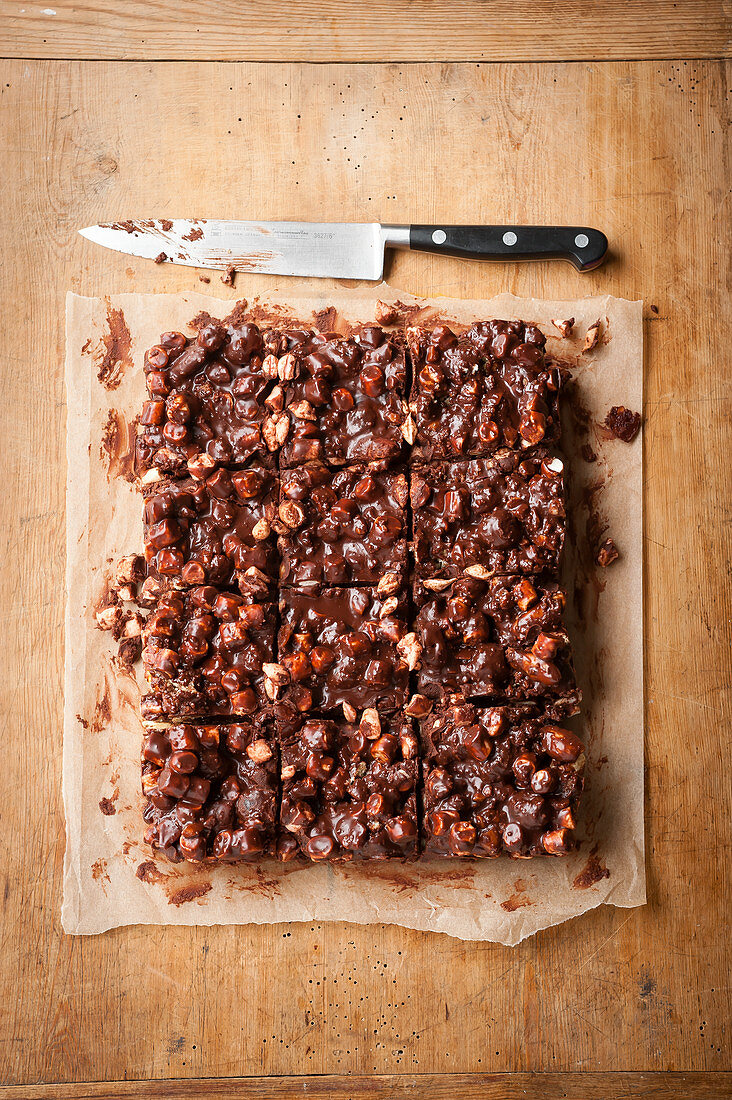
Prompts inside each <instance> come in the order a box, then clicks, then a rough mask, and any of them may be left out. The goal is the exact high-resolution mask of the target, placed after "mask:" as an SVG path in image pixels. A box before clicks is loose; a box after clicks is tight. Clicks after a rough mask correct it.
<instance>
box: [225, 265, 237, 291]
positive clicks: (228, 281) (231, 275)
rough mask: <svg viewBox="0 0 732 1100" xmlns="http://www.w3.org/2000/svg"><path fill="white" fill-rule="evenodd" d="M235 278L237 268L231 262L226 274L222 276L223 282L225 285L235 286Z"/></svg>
mask: <svg viewBox="0 0 732 1100" xmlns="http://www.w3.org/2000/svg"><path fill="white" fill-rule="evenodd" d="M235 278H236V268H235V267H234V265H233V264H230V265H229V266H228V267H227V269H226V271H225V272H224V274H223V275H222V276H221V282H222V283H223V284H224V286H233V285H234V279H235Z"/></svg>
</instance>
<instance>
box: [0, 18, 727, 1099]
mask: <svg viewBox="0 0 732 1100" xmlns="http://www.w3.org/2000/svg"><path fill="white" fill-rule="evenodd" d="M49 4H51V5H53V6H52V7H49V8H46V9H41V8H40V4H35V5H31V3H30V0H26V2H25V4H24V5H23V4H19V3H9V2H7V0H2V2H0V52H2V53H4V54H5V55H6V58H7V59H6V60H4V61H3V62H2V69H1V72H0V93H1V94H0V142H1V143H2V150H3V154H2V158H1V160H0V164H1V165H2V178H1V180H0V184H1V192H0V235H1V241H2V257H3V260H2V265H1V266H0V286H1V287H2V301H3V315H2V322H3V324H2V330H3V335H2V347H3V352H2V376H1V381H0V385H1V386H2V401H1V402H0V407H1V408H2V416H3V424H4V427H3V431H2V441H3V449H4V464H3V480H4V483H5V489H4V490H3V494H2V521H3V526H2V530H3V532H4V534H3V536H2V538H3V543H4V546H3V555H2V560H3V567H2V570H0V588H1V591H2V629H3V645H2V654H3V676H2V681H1V682H0V691H1V692H2V736H3V741H4V746H5V763H4V768H3V774H2V780H0V789H1V790H2V798H1V799H0V846H1V851H2V856H1V857H0V1082H1V1083H4V1084H5V1087H1V1086H0V1098H6V1097H16V1096H18V1097H82V1096H84V1097H87V1096H88V1097H92V1096H94V1097H112V1096H114V1097H143V1096H145V1097H147V1096H150V1097H152V1096H156V1097H157V1096H163V1097H188V1096H193V1095H197V1096H202V1095H205V1096H218V1097H233V1096H244V1097H272V1096H275V1095H277V1096H293V1097H294V1096H302V1095H305V1094H307V1095H312V1096H324V1097H326V1096H327V1097H331V1096H332V1097H346V1096H354V1097H372V1098H376V1097H379V1098H381V1097H399V1096H402V1095H410V1096H420V1097H422V1096H425V1097H455V1096H463V1097H466V1098H473V1097H514V1096H523V1095H528V1096H531V1097H535V1098H542V1097H546V1098H553V1097H559V1096H564V1097H573V1098H574V1097H583V1098H584V1097H592V1096H603V1097H605V1096H622V1097H626V1096H627V1097H666V1096H684V1097H715V1098H716V1097H721V1096H728V1095H730V1081H729V1078H728V1077H727V1076H726V1075H725V1074H724V1073H723V1071H725V1070H727V1069H728V1068H729V1066H730V1061H729V1044H730V1040H729V1026H730V1016H729V984H728V983H729V977H728V973H729V971H728V965H729V954H728V951H727V948H726V940H727V929H726V928H725V920H726V918H727V916H728V911H729V901H728V899H729V854H730V835H729V805H730V785H729V769H728V768H727V763H728V753H729V743H730V740H729V738H730V672H731V669H730V647H729V641H730V636H729V635H730V631H729V623H730V614H731V608H730V583H729V560H730V527H729V521H730V500H731V499H732V484H731V479H730V458H729V447H730V414H731V413H732V402H731V400H730V353H729V346H730V337H731V335H732V334H731V333H730V323H729V298H728V275H729V266H728V254H729V252H728V250H729V222H728V217H729V206H728V186H729V165H728V162H727V159H726V157H727V151H728V150H727V146H726V143H725V137H726V129H725V128H726V124H727V119H726V113H725V112H726V100H725V97H726V94H727V93H728V90H729V87H730V84H729V72H728V71H726V67H725V64H724V61H723V58H724V57H725V56H728V51H729V44H728V42H729V40H728V34H729V21H728V19H726V18H725V13H724V6H723V4H722V3H721V2H713V0H699V2H696V3H685V4H681V3H679V4H676V3H671V2H663V0H658V2H656V3H653V2H645V3H637V4H636V3H630V2H628V3H626V4H618V3H611V2H610V0H602V2H598V3H596V4H595V5H588V4H585V3H580V2H572V0H564V2H563V3H561V4H557V3H552V2H549V0H534V2H533V3H528V2H526V3H519V2H511V3H509V2H507V0H506V2H496V3H495V4H494V5H488V4H480V3H478V2H477V0H454V2H452V3H447V2H444V3H443V2H442V0H433V2H432V3H430V4H429V5H425V6H424V9H423V10H422V11H421V13H420V12H419V11H418V10H417V6H416V5H413V4H409V3H407V0H394V2H392V3H389V4H386V3H377V2H376V0H368V2H362V3H361V4H360V5H358V13H354V14H352V15H347V14H346V13H347V10H348V9H345V8H344V9H341V6H340V5H338V4H335V3H318V2H316V0H313V2H311V3H305V2H301V3H296V4H292V5H289V10H288V5H282V4H274V3H263V4H261V5H256V4H254V3H241V4H233V3H231V2H229V3H226V2H224V0H217V2H214V3H209V4H207V5H201V4H198V3H193V0H189V2H186V3H180V2H174V0H159V2H158V3H156V4H150V3H147V4H145V3H127V4H122V5H115V6H114V9H112V8H111V6H110V9H109V10H107V9H106V8H104V7H103V6H101V5H99V4H95V3H92V2H91V0H85V2H83V3H82V2H77V4H75V5H74V6H73V7H72V6H71V4H70V3H67V2H66V0H49ZM354 7H355V5H354ZM514 32H515V33H514ZM512 34H513V35H514V36H513V37H512ZM186 56H192V57H193V58H195V60H194V61H191V62H188V61H184V60H182V58H184V57H186ZM95 58H101V59H103V60H93V59H95ZM212 58H215V59H218V60H211V59H212ZM224 58H225V59H229V60H226V61H222V60H221V59H224ZM629 58H630V59H632V60H628V59H629ZM163 59H165V60H163ZM232 59H233V60H236V61H238V62H240V63H232ZM313 61H318V62H324V63H323V64H317V65H315V64H308V62H313ZM254 62H266V63H254ZM326 62H335V63H326ZM356 62H361V63H356ZM174 214H190V215H195V214H198V215H203V216H206V215H207V216H210V217H216V216H221V217H244V218H246V217H262V218H273V219H275V218H283V219H288V218H292V219H314V220H349V219H353V220H370V219H373V220H376V219H381V220H383V221H399V222H409V221H418V222H419V221H422V222H430V221H439V220H451V221H455V222H460V221H488V222H491V221H492V222H502V221H529V222H531V221H533V222H539V223H541V222H545V223H552V222H570V223H571V222H574V223H586V224H596V225H598V226H600V227H602V228H603V229H604V230H605V231H606V232H607V234H608V236H609V238H610V240H611V242H612V248H613V255H612V258H611V260H610V261H609V263H608V264H607V265H606V266H605V267H603V268H602V269H600V270H599V271H598V272H596V273H594V274H590V275H582V276H580V275H578V274H577V273H576V272H574V270H573V269H571V268H570V267H569V266H568V265H562V264H553V265H548V264H547V265H525V266H523V267H521V266H514V265H510V266H505V267H501V266H493V265H485V266H481V265H479V264H469V263H460V262H458V261H449V260H447V261H446V260H438V259H434V258H430V257H424V256H411V255H408V254H403V255H397V256H396V257H395V258H394V259H393V261H392V263H391V267H390V269H389V270H388V272H387V277H388V278H389V279H390V281H391V282H392V283H393V284H395V285H396V286H399V287H402V288H404V289H407V290H410V291H413V292H416V293H426V294H435V293H444V294H448V295H463V296H470V297H477V296H483V297H486V296H489V295H490V294H492V293H494V292H497V291H499V290H511V291H514V292H515V293H517V294H525V295H539V296H540V295H546V296H551V297H561V296H575V295H580V294H583V293H587V294H592V293H604V292H610V293H612V294H616V295H622V296H625V297H629V298H637V297H642V298H643V299H644V300H645V302H646V316H647V327H646V331H647V359H646V407H645V416H646V432H645V442H644V446H645V460H646V471H647V476H646V493H645V509H646V511H645V545H646V554H645V565H646V572H645V578H646V597H645V607H644V608H640V607H639V608H638V609H637V613H638V615H641V614H643V615H644V621H645V629H646V669H645V672H646V692H647V698H646V715H647V744H646V748H647V798H648V811H647V821H648V836H647V841H648V875H649V902H648V905H647V906H646V907H645V908H642V909H636V910H628V911H626V910H614V909H612V908H603V909H601V910H598V911H596V912H591V913H588V914H587V915H586V916H584V917H583V918H581V919H579V920H576V921H573V922H571V923H569V924H566V925H564V926H563V927H559V928H554V929H551V930H548V931H546V932H544V933H542V934H540V935H538V936H536V937H535V938H534V939H531V940H529V941H528V942H526V943H523V944H522V945H521V946H519V947H517V948H514V949H507V948H503V947H500V946H495V945H492V944H474V943H462V942H460V941H457V940H453V939H450V938H448V937H446V936H441V935H429V934H420V933H414V932H407V931H404V930H402V929H399V928H396V927H387V926H384V927H382V926H371V927H365V928H360V927H356V926H353V925H349V924H345V923H344V924H331V925H320V924H315V925H291V926H276V927H269V928H252V927H234V928H232V927H227V928H218V929H205V928H202V929H187V928H175V929H172V928H149V929H146V928H131V929H119V930H117V931H113V932H110V933H108V934H107V935H104V936H99V937H96V938H89V939H84V938H71V937H66V936H64V935H63V934H62V932H61V929H60V923H59V905H60V890H61V866H62V857H63V846H64V839H63V820H62V809H61V785H60V775H61V770H60V769H61V689H62V667H63V640H62V608H63V601H64V560H65V555H64V477H65V470H64V462H65V454H64V431H65V415H66V414H65V406H64V401H65V394H64V386H63V368H62V360H63V297H64V294H65V292H66V290H68V289H72V290H75V291H78V292H79V293H82V294H102V293H105V292H109V291H120V290H141V291H163V290H171V291H173V290H180V289H184V288H187V289H191V288H196V287H197V288H199V289H202V284H201V283H199V282H198V277H197V273H196V272H194V271H191V270H188V269H185V268H173V267H168V266H166V267H163V268H158V267H154V266H153V265H151V264H145V263H143V262H140V261H135V260H133V259H127V258H125V257H122V256H119V255H115V254H113V253H110V252H106V251H103V250H101V249H97V248H93V247H92V246H90V245H88V244H87V243H86V242H85V241H84V240H83V239H82V238H80V237H79V236H78V235H77V233H76V230H77V228H79V227H80V226H83V225H86V224H88V223H90V222H96V221H102V220H107V219H112V218H117V217H129V216H142V217H145V216H154V215H158V216H165V215H171V216H172V215H174ZM264 282H265V280H262V281H261V283H260V282H258V281H256V280H254V279H252V278H246V277H243V276H240V277H238V279H237V284H236V289H235V290H234V291H229V290H228V289H227V288H226V287H224V286H223V285H222V284H221V283H220V282H219V281H218V276H216V275H214V277H213V280H212V283H211V288H212V289H213V288H215V292H218V293H220V294H221V295H222V296H229V297H235V296H242V295H243V296H247V295H251V294H252V293H253V292H254V291H255V289H256V287H257V286H259V285H262V284H263V283H264ZM618 644H619V645H622V638H619V639H618ZM346 915H347V914H344V916H346ZM312 1075H316V1076H312ZM346 1075H353V1076H348V1077H346ZM201 1078H205V1079H206V1081H204V1082H202V1081H201V1080H200V1079H201ZM149 1079H154V1084H145V1083H144V1082H145V1081H146V1080H149ZM160 1079H165V1080H164V1081H161V1080H160ZM194 1079H195V1080H196V1082H197V1083H194ZM212 1079H215V1080H212ZM41 1082H43V1083H44V1084H39V1083H41ZM89 1082H102V1083H99V1084H96V1085H90V1084H88V1083H89ZM121 1082H127V1083H126V1084H123V1083H121Z"/></svg>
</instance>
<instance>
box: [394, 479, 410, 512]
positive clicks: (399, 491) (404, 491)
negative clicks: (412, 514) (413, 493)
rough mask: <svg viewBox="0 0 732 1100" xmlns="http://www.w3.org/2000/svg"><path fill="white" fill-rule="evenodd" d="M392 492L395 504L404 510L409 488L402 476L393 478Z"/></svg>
mask: <svg viewBox="0 0 732 1100" xmlns="http://www.w3.org/2000/svg"><path fill="white" fill-rule="evenodd" d="M392 492H393V493H394V496H395V497H396V499H397V503H398V504H399V505H400V506H401V507H402V508H406V506H407V501H408V500H409V486H408V485H407V479H406V478H405V476H404V474H397V476H396V477H395V478H394V484H393V486H392Z"/></svg>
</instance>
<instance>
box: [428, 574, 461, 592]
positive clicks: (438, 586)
mask: <svg viewBox="0 0 732 1100" xmlns="http://www.w3.org/2000/svg"><path fill="white" fill-rule="evenodd" d="M454 581H455V578H454V577H428V578H427V579H426V580H424V581H422V584H423V586H424V587H425V588H428V589H429V590H430V592H444V591H445V589H446V588H449V587H450V585H451V584H453V583H454Z"/></svg>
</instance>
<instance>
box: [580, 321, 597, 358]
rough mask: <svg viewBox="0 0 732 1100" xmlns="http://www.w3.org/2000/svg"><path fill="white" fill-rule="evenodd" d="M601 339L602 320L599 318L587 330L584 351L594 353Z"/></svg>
mask: <svg viewBox="0 0 732 1100" xmlns="http://www.w3.org/2000/svg"><path fill="white" fill-rule="evenodd" d="M599 339H600V319H599V317H598V319H597V320H596V321H593V323H592V324H591V325H590V327H589V328H588V329H587V332H586V333H585V342H584V344H583V346H582V351H583V352H585V351H592V349H593V348H596V347H597V342H598V340H599Z"/></svg>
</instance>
